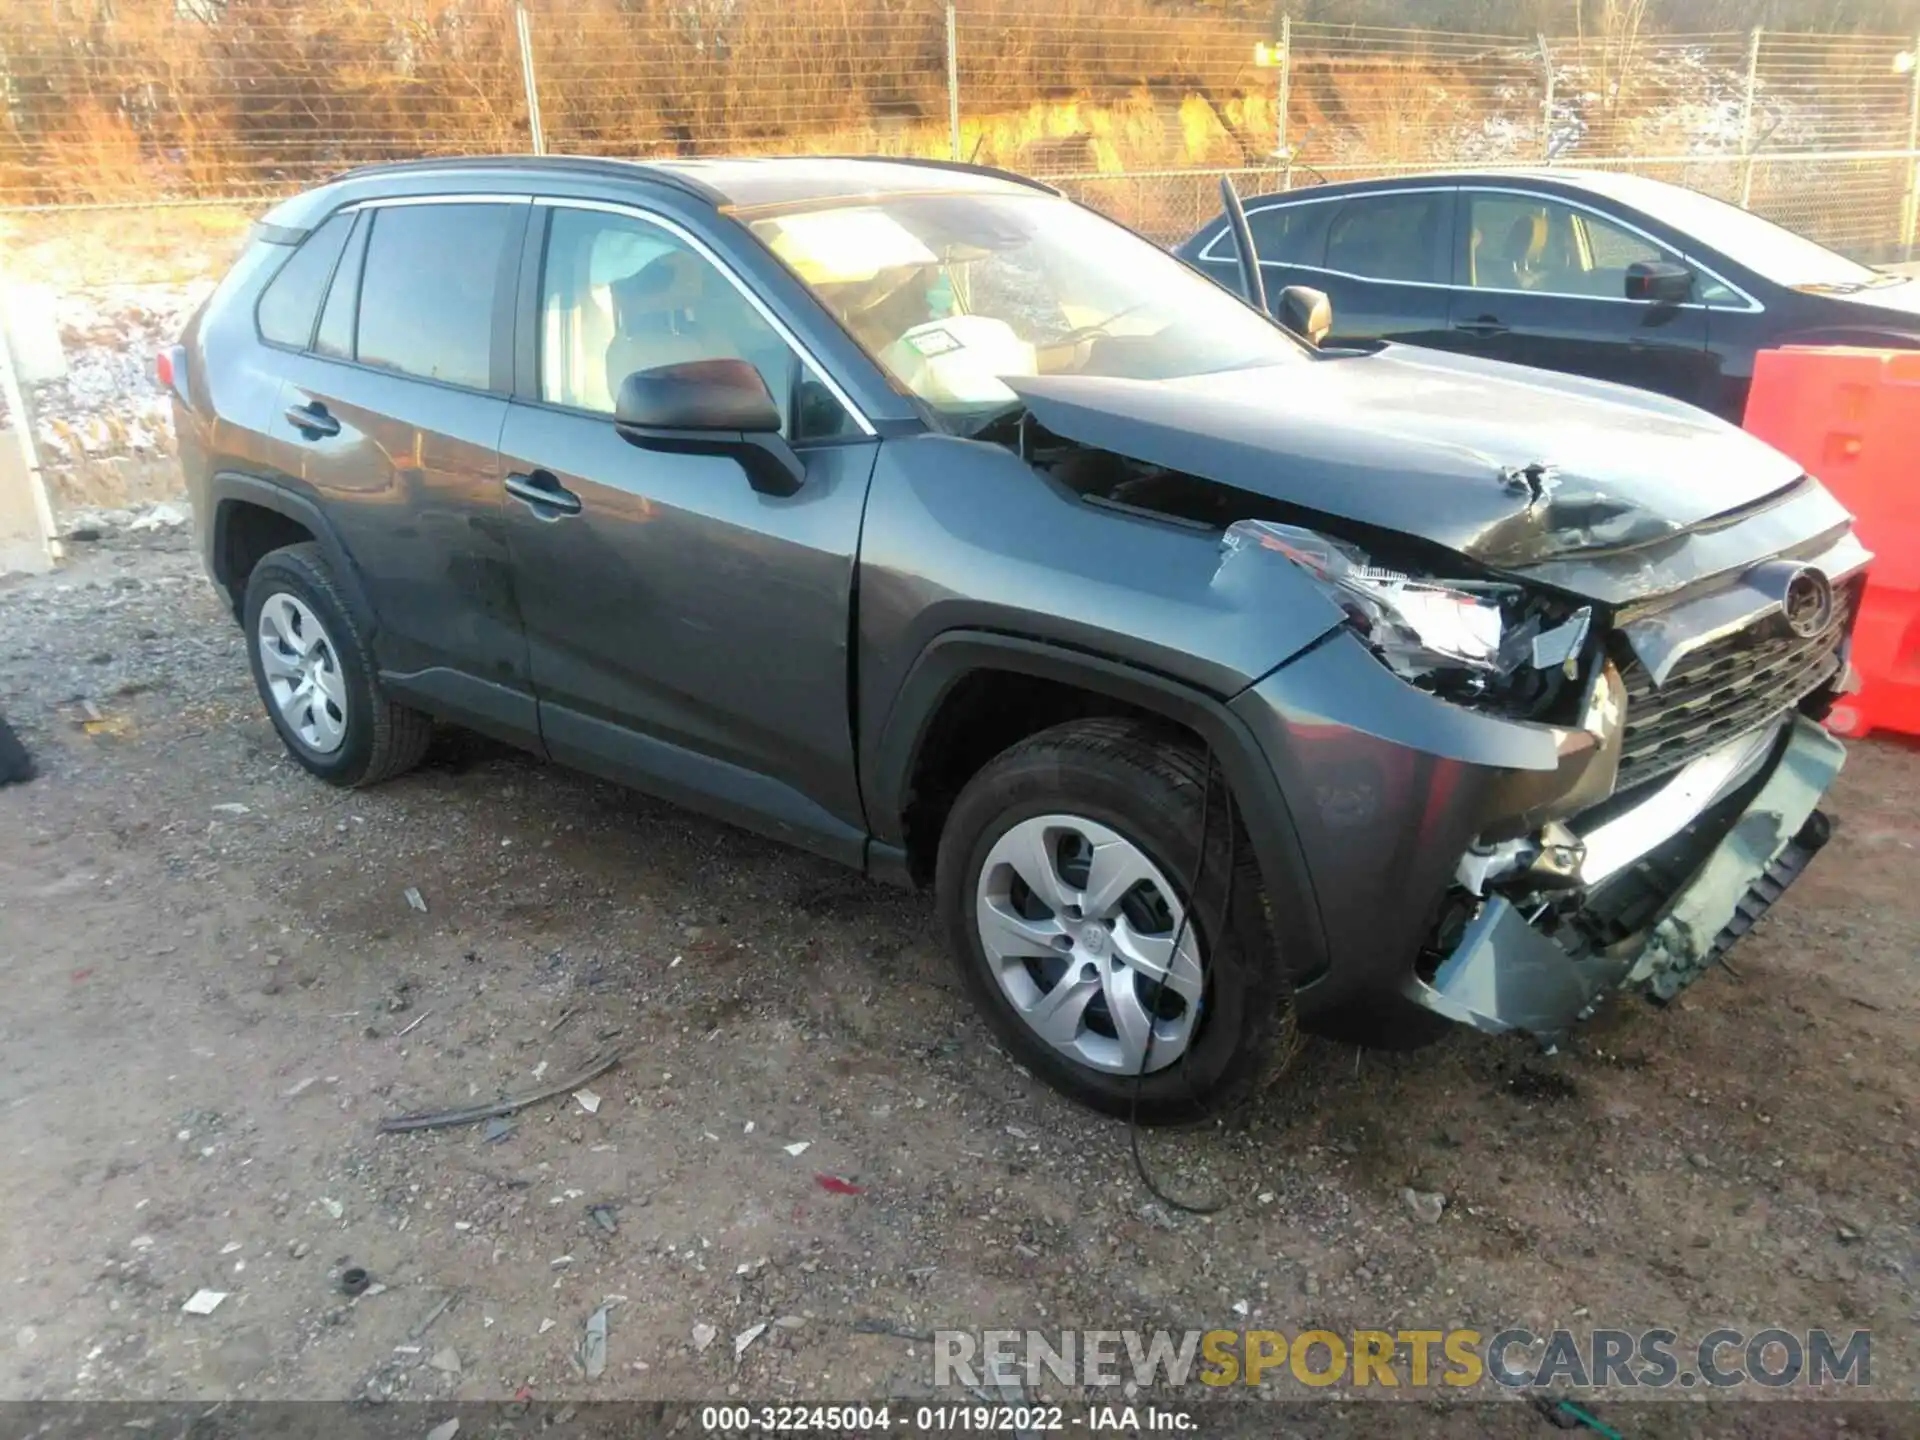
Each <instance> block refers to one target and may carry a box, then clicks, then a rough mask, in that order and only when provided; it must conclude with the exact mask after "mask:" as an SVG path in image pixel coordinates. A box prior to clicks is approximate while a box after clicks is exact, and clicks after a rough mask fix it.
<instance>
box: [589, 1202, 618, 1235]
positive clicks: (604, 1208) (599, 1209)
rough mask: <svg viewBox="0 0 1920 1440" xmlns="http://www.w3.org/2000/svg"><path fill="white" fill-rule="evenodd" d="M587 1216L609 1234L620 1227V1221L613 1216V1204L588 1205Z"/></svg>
mask: <svg viewBox="0 0 1920 1440" xmlns="http://www.w3.org/2000/svg"><path fill="white" fill-rule="evenodd" d="M587 1218H588V1219H589V1220H591V1221H593V1223H594V1224H596V1225H598V1226H599V1227H600V1228H601V1229H602V1230H604V1231H606V1232H607V1234H609V1235H612V1234H614V1233H615V1232H616V1231H618V1230H619V1228H620V1222H619V1221H618V1220H617V1219H615V1218H614V1213H613V1206H611V1205H589V1206H588V1207H587Z"/></svg>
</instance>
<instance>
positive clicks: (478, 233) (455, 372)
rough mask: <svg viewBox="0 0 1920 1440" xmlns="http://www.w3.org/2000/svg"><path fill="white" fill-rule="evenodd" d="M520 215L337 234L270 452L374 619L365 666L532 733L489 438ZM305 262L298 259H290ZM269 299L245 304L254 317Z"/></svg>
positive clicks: (503, 408)
mask: <svg viewBox="0 0 1920 1440" xmlns="http://www.w3.org/2000/svg"><path fill="white" fill-rule="evenodd" d="M529 208H530V206H529V205H528V203H527V201H526V200H525V199H514V198H511V197H500V198H496V199H488V198H474V199H469V198H462V199H460V200H458V201H455V202H446V201H442V200H439V199H437V198H435V199H431V200H428V199H421V200H392V201H388V200H381V201H372V202H367V203H365V204H363V205H362V206H360V207H358V209H357V210H354V211H350V212H348V213H345V214H342V215H338V216H335V217H334V218H333V219H332V220H330V221H329V222H328V224H329V225H330V226H340V225H350V226H351V230H350V232H349V233H348V234H347V235H346V236H345V243H344V246H343V248H342V249H341V251H340V253H339V256H338V261H337V264H336V265H335V266H334V268H333V274H332V276H331V280H330V283H329V284H328V287H327V291H326V296H327V298H326V301H325V304H324V307H323V309H322V311H321V313H320V315H319V317H318V321H317V324H315V325H314V328H313V330H312V333H311V337H310V339H307V340H305V341H304V342H303V343H301V344H300V348H299V349H298V351H297V352H296V351H295V350H294V341H295V339H296V337H295V336H294V335H292V334H290V333H289V334H285V335H283V336H282V337H281V341H280V343H283V344H285V345H286V346H287V348H288V350H289V354H288V356H287V358H286V361H285V363H284V367H283V370H284V374H285V376H286V381H285V384H284V386H283V388H282V391H281V396H280V413H279V414H278V415H277V416H276V417H275V418H274V422H273V427H272V430H271V440H272V443H273V445H274V446H275V449H276V452H277V455H278V463H279V464H280V466H281V468H283V469H284V470H285V471H287V472H288V473H289V474H291V475H294V476H296V477H298V479H299V480H300V481H301V482H303V484H304V486H305V488H307V489H308V490H309V491H310V492H311V493H312V494H313V496H314V498H315V499H316V500H318V502H319V503H320V505H321V507H322V508H323V509H324V510H325V512H326V513H327V516H328V518H329V519H330V520H332V521H333V523H334V525H335V527H336V528H337V530H338V532H339V535H340V539H341V541H342V542H343V544H344V545H345V547H346V549H347V551H348V553H349V554H350V555H351V556H352V558H353V562H354V564H355V565H356V566H357V567H358V568H359V570H360V572H361V578H362V580H363V582H364V584H365V587H366V591H367V595H368V598H369V599H370V600H371V602H372V604H373V607H374V610H375V612H376V615H377V617H378V638H377V648H378V652H379V660H380V666H381V669H382V672H383V674H385V675H387V676H388V677H389V679H390V680H391V682H392V683H393V684H394V685H395V687H396V688H397V689H399V690H401V691H402V692H403V693H408V694H411V695H413V696H414V697H415V698H417V699H419V700H420V701H421V702H422V703H425V704H428V705H430V706H431V707H432V708H435V709H437V710H441V711H444V712H446V713H450V714H453V715H456V716H458V717H459V718H461V719H463V720H466V721H467V722H469V723H471V724H474V725H476V726H478V727H479V728H482V729H489V730H492V731H494V732H495V733H498V734H503V735H506V736H508V737H509V738H515V739H524V738H526V737H527V736H528V735H530V734H533V733H537V727H536V724H535V719H534V710H533V700H532V694H531V689H530V686H529V682H528V675H527V663H526V642H525V638H524V636H523V634H522V632H521V628H520V623H519V618H518V616H517V614H516V613H515V611H514V608H513V595H512V584H511V577H510V574H509V571H508V566H507V551H506V540H505V534H504V531H503V528H502V524H503V519H502V508H503V497H502V494H501V489H500V480H501V469H500V456H499V441H500V429H501V426H502V425H503V424H504V423H505V420H506V414H507V399H506V397H507V393H508V391H509V390H510V389H511V385H512V344H511V336H512V320H513V308H512V307H513V297H514V281H515V279H516V277H517V273H518V262H519V256H520V248H521V238H522V234H523V231H524V227H525V224H526V216H527V212H528V210H529ZM302 253H303V254H304V250H303V251H302ZM271 301H272V295H271V293H270V292H269V293H268V294H266V295H263V297H262V319H263V325H264V323H265V318H266V311H267V308H268V306H269V304H270V302H271Z"/></svg>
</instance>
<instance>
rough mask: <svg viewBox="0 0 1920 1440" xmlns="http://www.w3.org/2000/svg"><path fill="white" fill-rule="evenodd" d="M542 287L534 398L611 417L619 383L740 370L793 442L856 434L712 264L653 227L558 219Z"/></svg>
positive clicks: (561, 211)
mask: <svg viewBox="0 0 1920 1440" xmlns="http://www.w3.org/2000/svg"><path fill="white" fill-rule="evenodd" d="M551 227H552V228H551V229H550V230H549V232H548V236H547V252H546V267H545V271H544V273H543V275H542V277H541V286H540V291H541V293H540V398H541V399H542V400H544V401H546V402H547V403H548V404H551V405H566V406H571V407H573V408H575V409H579V410H591V411H595V412H597V413H599V414H603V415H610V414H612V413H613V406H614V398H615V397H616V396H617V395H618V394H619V393H620V385H621V383H622V382H623V381H624V380H625V379H626V378H627V376H629V375H632V374H634V373H635V372H637V371H641V370H651V369H654V368H656V367H658V366H662V365H677V364H682V363H685V362H688V361H694V360H722V359H724V360H745V361H746V362H747V363H748V364H750V365H752V366H753V367H754V369H756V370H758V371H759V372H760V378H761V379H762V380H764V381H765V382H766V385H767V391H768V393H769V394H770V395H772V396H773V400H774V403H775V404H776V405H777V406H779V408H780V414H781V418H782V422H783V426H782V428H783V429H784V430H785V431H786V433H787V434H788V435H789V436H790V437H791V438H792V439H795V440H821V439H828V438H832V437H835V436H840V435H847V434H852V433H853V432H854V429H855V426H854V423H853V420H852V417H851V416H850V415H849V414H848V413H847V411H846V409H845V407H844V406H842V405H841V404H840V402H839V401H838V400H836V399H835V398H834V396H833V394H832V392H831V391H829V390H828V389H827V388H826V386H825V385H823V384H822V383H821V382H820V380H819V378H818V377H817V376H816V375H814V374H813V373H812V371H811V370H809V369H808V368H807V367H806V365H805V364H804V362H802V361H801V359H800V357H799V356H798V355H797V354H796V353H795V352H794V349H793V347H792V346H791V345H789V344H788V343H787V342H786V340H785V338H784V337H782V336H781V334H780V333H779V331H777V330H775V329H774V328H773V326H772V325H770V324H768V323H767V320H766V318H765V317H764V316H763V315H761V314H760V312H759V311H758V310H756V309H755V308H754V307H753V306H752V305H751V304H750V303H749V302H748V301H747V298H746V297H745V296H744V295H742V294H741V293H740V291H739V289H738V288H737V287H736V286H735V285H734V284H733V282H732V281H730V280H729V279H728V278H727V277H726V276H725V275H723V274H722V273H721V272H720V271H719V269H718V268H716V267H715V266H714V264H713V262H712V261H710V260H708V259H707V258H706V257H705V256H704V255H702V254H700V253H699V252H698V251H696V250H695V249H693V247H691V246H690V245H688V244H687V243H686V242H685V241H683V240H681V239H680V238H679V237H678V236H677V235H675V234H673V233H672V232H671V231H668V230H666V229H664V228H662V227H661V226H658V225H653V224H650V223H648V222H647V221H645V220H640V219H637V218H635V217H632V216H626V215H613V214H608V213H606V212H604V211H597V210H574V209H568V208H564V207H556V208H555V210H554V211H553V218H552V222H551Z"/></svg>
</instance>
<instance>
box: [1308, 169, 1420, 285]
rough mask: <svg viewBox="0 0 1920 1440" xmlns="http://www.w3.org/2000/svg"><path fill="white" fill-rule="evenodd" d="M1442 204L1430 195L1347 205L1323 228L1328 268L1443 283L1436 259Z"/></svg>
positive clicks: (1371, 277)
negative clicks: (1325, 229) (1324, 229)
mask: <svg viewBox="0 0 1920 1440" xmlns="http://www.w3.org/2000/svg"><path fill="white" fill-rule="evenodd" d="M1446 202H1447V197H1446V195H1445V194H1443V193H1441V192H1439V191H1433V190H1427V191H1417V192H1413V193H1409V194H1404V195H1370V196H1367V197H1366V198H1364V199H1361V200H1349V201H1348V202H1347V203H1346V204H1344V205H1342V206H1341V207H1340V213H1339V214H1338V215H1336V216H1334V217H1333V223H1332V224H1331V225H1330V226H1328V227H1327V269H1329V270H1338V271H1340V272H1341V273H1343V274H1346V275H1358V276H1360V277H1361V278H1362V279H1366V280H1400V281H1413V282H1418V283H1422V284H1428V285H1435V284H1442V283H1444V282H1445V279H1446V277H1445V276H1443V275H1442V274H1440V266H1439V260H1438V257H1439V255H1440V252H1441V244H1440V235H1441V230H1442V227H1444V226H1445V224H1446V218H1447V204H1446Z"/></svg>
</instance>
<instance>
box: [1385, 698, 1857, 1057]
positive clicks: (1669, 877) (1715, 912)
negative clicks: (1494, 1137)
mask: <svg viewBox="0 0 1920 1440" xmlns="http://www.w3.org/2000/svg"><path fill="white" fill-rule="evenodd" d="M1844 758H1845V750H1844V749H1843V747H1842V746H1841V745H1840V743H1839V742H1838V741H1837V740H1835V739H1833V738H1832V737H1831V736H1830V735H1828V734H1827V733H1826V731H1824V730H1823V729H1821V728H1820V726H1819V725H1817V724H1816V723H1814V722H1813V721H1812V720H1809V719H1807V718H1806V717H1805V716H1804V715H1798V714H1796V715H1792V716H1790V717H1788V718H1785V719H1782V720H1779V721H1777V722H1775V723H1774V724H1773V725H1771V726H1769V727H1767V728H1765V729H1763V730H1761V731H1758V732H1755V733H1753V734H1750V735H1747V736H1743V737H1741V738H1739V739H1736V740H1734V741H1731V742H1729V743H1728V744H1726V745H1723V746H1721V747H1720V748H1719V749H1717V750H1715V751H1713V752H1711V753H1710V754H1708V755H1706V756H1703V757H1702V758H1701V759H1699V760H1697V761H1695V762H1693V763H1692V764H1691V765H1688V766H1687V767H1685V768H1684V769H1682V770H1680V771H1679V772H1677V773H1675V774H1674V775H1673V776H1672V777H1671V778H1669V779H1668V780H1666V781H1664V782H1661V783H1658V784H1656V785H1654V786H1652V787H1649V790H1650V793H1647V794H1646V795H1645V796H1644V797H1643V798H1639V799H1637V800H1636V802H1635V803H1634V804H1632V805H1630V806H1628V807H1626V808H1624V809H1621V810H1619V811H1618V813H1615V814H1611V815H1603V816H1602V818H1599V819H1597V820H1591V821H1587V820H1576V821H1575V822H1574V825H1573V826H1568V825H1564V824H1557V823H1556V824H1555V825H1553V826H1551V827H1548V833H1547V834H1546V835H1544V836H1543V837H1542V838H1539V839H1529V840H1525V841H1509V842H1507V844H1506V845H1504V846H1500V847H1493V848H1490V849H1476V850H1473V851H1469V852H1468V854H1467V855H1466V856H1465V857H1463V859H1462V861H1461V865H1460V870H1459V878H1460V882H1461V888H1462V889H1463V890H1467V891H1472V890H1474V889H1475V888H1478V889H1479V890H1480V891H1481V893H1480V894H1479V895H1478V896H1477V897H1476V900H1475V902H1474V904H1473V905H1472V906H1471V908H1470V909H1469V910H1468V911H1467V912H1466V913H1465V914H1464V915H1460V916H1458V917H1457V918H1456V919H1455V922H1454V923H1455V925H1456V926H1457V927H1458V928H1457V929H1456V934H1457V938H1451V937H1442V943H1444V944H1445V945H1446V948H1445V950H1444V953H1443V954H1437V963H1436V964H1433V965H1431V967H1430V968H1428V967H1422V969H1423V970H1425V971H1426V973H1423V974H1416V977H1415V979H1414V982H1413V989H1412V998H1413V999H1414V1000H1415V1002H1416V1003H1418V1004H1420V1005H1422V1006H1424V1007H1425V1008H1427V1009H1429V1010H1431V1011H1433V1012H1434V1013H1436V1014H1438V1015H1442V1016H1445V1017H1446V1018H1447V1019H1450V1020H1456V1021H1459V1022H1460V1023H1462V1024H1466V1025H1472V1026H1473V1027H1475V1028H1476V1029H1479V1030H1486V1031H1493V1032H1499V1031H1505V1030H1525V1031H1528V1032H1531V1033H1533V1034H1536V1035H1541V1036H1546V1037H1551V1036H1554V1035H1557V1034H1559V1033H1560V1032H1562V1031H1564V1030H1565V1029H1566V1028H1567V1027H1568V1026H1569V1025H1570V1024H1572V1023H1573V1022H1574V1021H1576V1020H1581V1019H1584V1018H1586V1017H1587V1015H1589V1014H1590V1013H1591V1012H1592V1010H1593V1008H1594V1006H1595V1005H1596V1004H1597V1003H1598V1002H1599V1001H1600V1000H1601V999H1602V998H1604V996H1605V995H1606V994H1607V993H1608V992H1609V991H1611V990H1614V989H1616V988H1619V987H1620V986H1623V985H1625V986H1635V987H1640V988H1642V989H1644V991H1645V992H1646V993H1647V994H1648V995H1649V996H1650V997H1651V998H1653V999H1655V1000H1659V1001H1662V1002H1664V1001H1667V1000H1671V999H1672V998H1673V997H1674V996H1675V995H1677V994H1678V993H1679V992H1680V991H1681V990H1682V989H1684V988H1685V987H1686V986H1687V985H1690V984H1691V983H1693V981H1695V980H1696V979H1698V978H1699V977H1700V976H1701V975H1702V974H1704V973H1705V972H1706V970H1707V969H1708V968H1710V967H1711V966H1712V965H1713V964H1714V963H1715V962H1716V961H1717V960H1719V958H1720V957H1721V956H1722V954H1724V953H1725V951H1726V949H1727V947H1728V946H1730V945H1732V944H1733V942H1734V941H1735V940H1737V939H1739V938H1740V936H1741V935H1743V934H1745V933H1746V931H1747V930H1748V929H1749V928H1750V927H1751V926H1752V925H1753V923H1754V922H1755V921H1756V920H1758V919H1759V918H1760V916H1761V915H1763V914H1765V913H1766V911H1767V909H1768V908H1769V907H1770V906H1771V905H1772V904H1773V902H1774V901H1775V900H1777V899H1778V898H1779V897H1780V895H1781V894H1782V893H1783V892H1784V891H1785V889H1786V887H1787V886H1788V885H1790V884H1791V883H1792V882H1793V880H1794V879H1795V878H1796V877H1797V876H1798V875H1799V873H1800V871H1801V870H1802V869H1804V868H1805V866H1806V864H1807V861H1808V860H1810V859H1811V858H1812V856H1813V853H1814V852H1815V851H1816V850H1818V849H1819V848H1820V847H1821V845H1823V844H1824V843H1825V842H1826V838H1827V821H1826V817H1825V816H1824V815H1823V814H1822V813H1821V812H1820V811H1819V810H1818V809H1817V808H1816V807H1817V806H1818V804H1819V801H1820V798H1821V796H1822V795H1824V794H1825V793H1826V791H1827V788H1828V786H1829V785H1831V784H1832V782H1833V779H1834V777H1835V776H1836V775H1837V774H1838V773H1839V771H1840V766H1841V763H1842V761H1843V760H1844ZM1547 857H1550V863H1547V864H1545V865H1543V860H1545V859H1547ZM1543 881H1544V882H1545V883H1542V882H1543Z"/></svg>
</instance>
